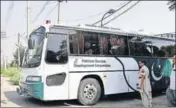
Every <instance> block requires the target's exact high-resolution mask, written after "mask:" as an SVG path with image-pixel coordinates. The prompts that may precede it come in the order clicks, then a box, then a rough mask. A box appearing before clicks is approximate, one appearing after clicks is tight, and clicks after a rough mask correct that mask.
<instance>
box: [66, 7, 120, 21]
mask: <svg viewBox="0 0 176 108" xmlns="http://www.w3.org/2000/svg"><path fill="white" fill-rule="evenodd" d="M118 6H119V5H118ZM115 7H116V6H115ZM108 10H109V9H108ZM108 10H106V11H103V12H100V13H98V14H95V15H91V16H88V17H86V18H81V19H75V20H66V22H72V21H81V20H86V19H88V18H92V17H96V16H99V15H101V14H103V13H105V12H107V11H108Z"/></svg>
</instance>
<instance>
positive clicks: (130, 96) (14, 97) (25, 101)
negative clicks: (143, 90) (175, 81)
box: [5, 91, 163, 107]
mask: <svg viewBox="0 0 176 108" xmlns="http://www.w3.org/2000/svg"><path fill="white" fill-rule="evenodd" d="M161 95H163V93H153V97H154V98H155V97H158V96H161ZM5 96H6V97H7V99H8V100H9V101H11V102H13V103H15V104H17V105H19V106H21V107H37V106H38V107H39V106H40V107H51V106H52V107H54V106H55V107H56V106H57V107H58V106H67V107H68V106H77V107H79V106H81V105H80V104H79V103H78V101H76V100H69V101H49V102H43V101H40V100H37V99H34V98H25V97H21V96H19V95H18V94H17V93H16V91H10V92H5ZM134 99H137V100H140V99H141V97H140V94H139V93H126V94H118V95H109V96H106V97H103V98H101V99H100V103H102V102H121V101H130V100H134Z"/></svg>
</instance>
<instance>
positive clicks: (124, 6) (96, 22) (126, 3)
mask: <svg viewBox="0 0 176 108" xmlns="http://www.w3.org/2000/svg"><path fill="white" fill-rule="evenodd" d="M130 2H131V1H129V2H127V3H126V4H124V5H123V6H121V7H120V8H118V9H117V10H115V12H114V13H113V14H115V13H116V12H118V11H119V10H121V9H122V8H124V7H125V6H127V5H128V4H129V3H130ZM113 14H109V15H108V16H106V17H104V19H107V18H108V17H110V16H111V15H113ZM99 22H101V20H99V21H97V22H95V23H93V24H92V25H95V24H97V23H99Z"/></svg>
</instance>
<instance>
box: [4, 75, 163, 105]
mask: <svg viewBox="0 0 176 108" xmlns="http://www.w3.org/2000/svg"><path fill="white" fill-rule="evenodd" d="M16 87H17V86H13V85H11V84H10V83H9V82H8V78H4V77H1V106H2V107H68V106H69V107H81V106H80V105H79V104H78V102H77V101H75V100H73V101H52V102H42V101H39V100H36V99H33V98H24V97H20V96H19V95H18V94H17V93H16V91H15V90H16ZM100 106H101V107H119V108H141V107H142V105H141V100H140V97H139V95H138V94H121V95H115V96H108V97H105V98H104V99H101V100H100V102H99V103H97V104H96V105H95V107H100ZM153 107H154V108H166V100H165V94H164V93H155V95H154V96H153Z"/></svg>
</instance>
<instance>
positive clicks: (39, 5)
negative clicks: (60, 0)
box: [34, 1, 57, 7]
mask: <svg viewBox="0 0 176 108" xmlns="http://www.w3.org/2000/svg"><path fill="white" fill-rule="evenodd" d="M55 3H57V1H53V2H50V3H48V4H47V5H51V4H55ZM34 7H41V4H37V5H34Z"/></svg>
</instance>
